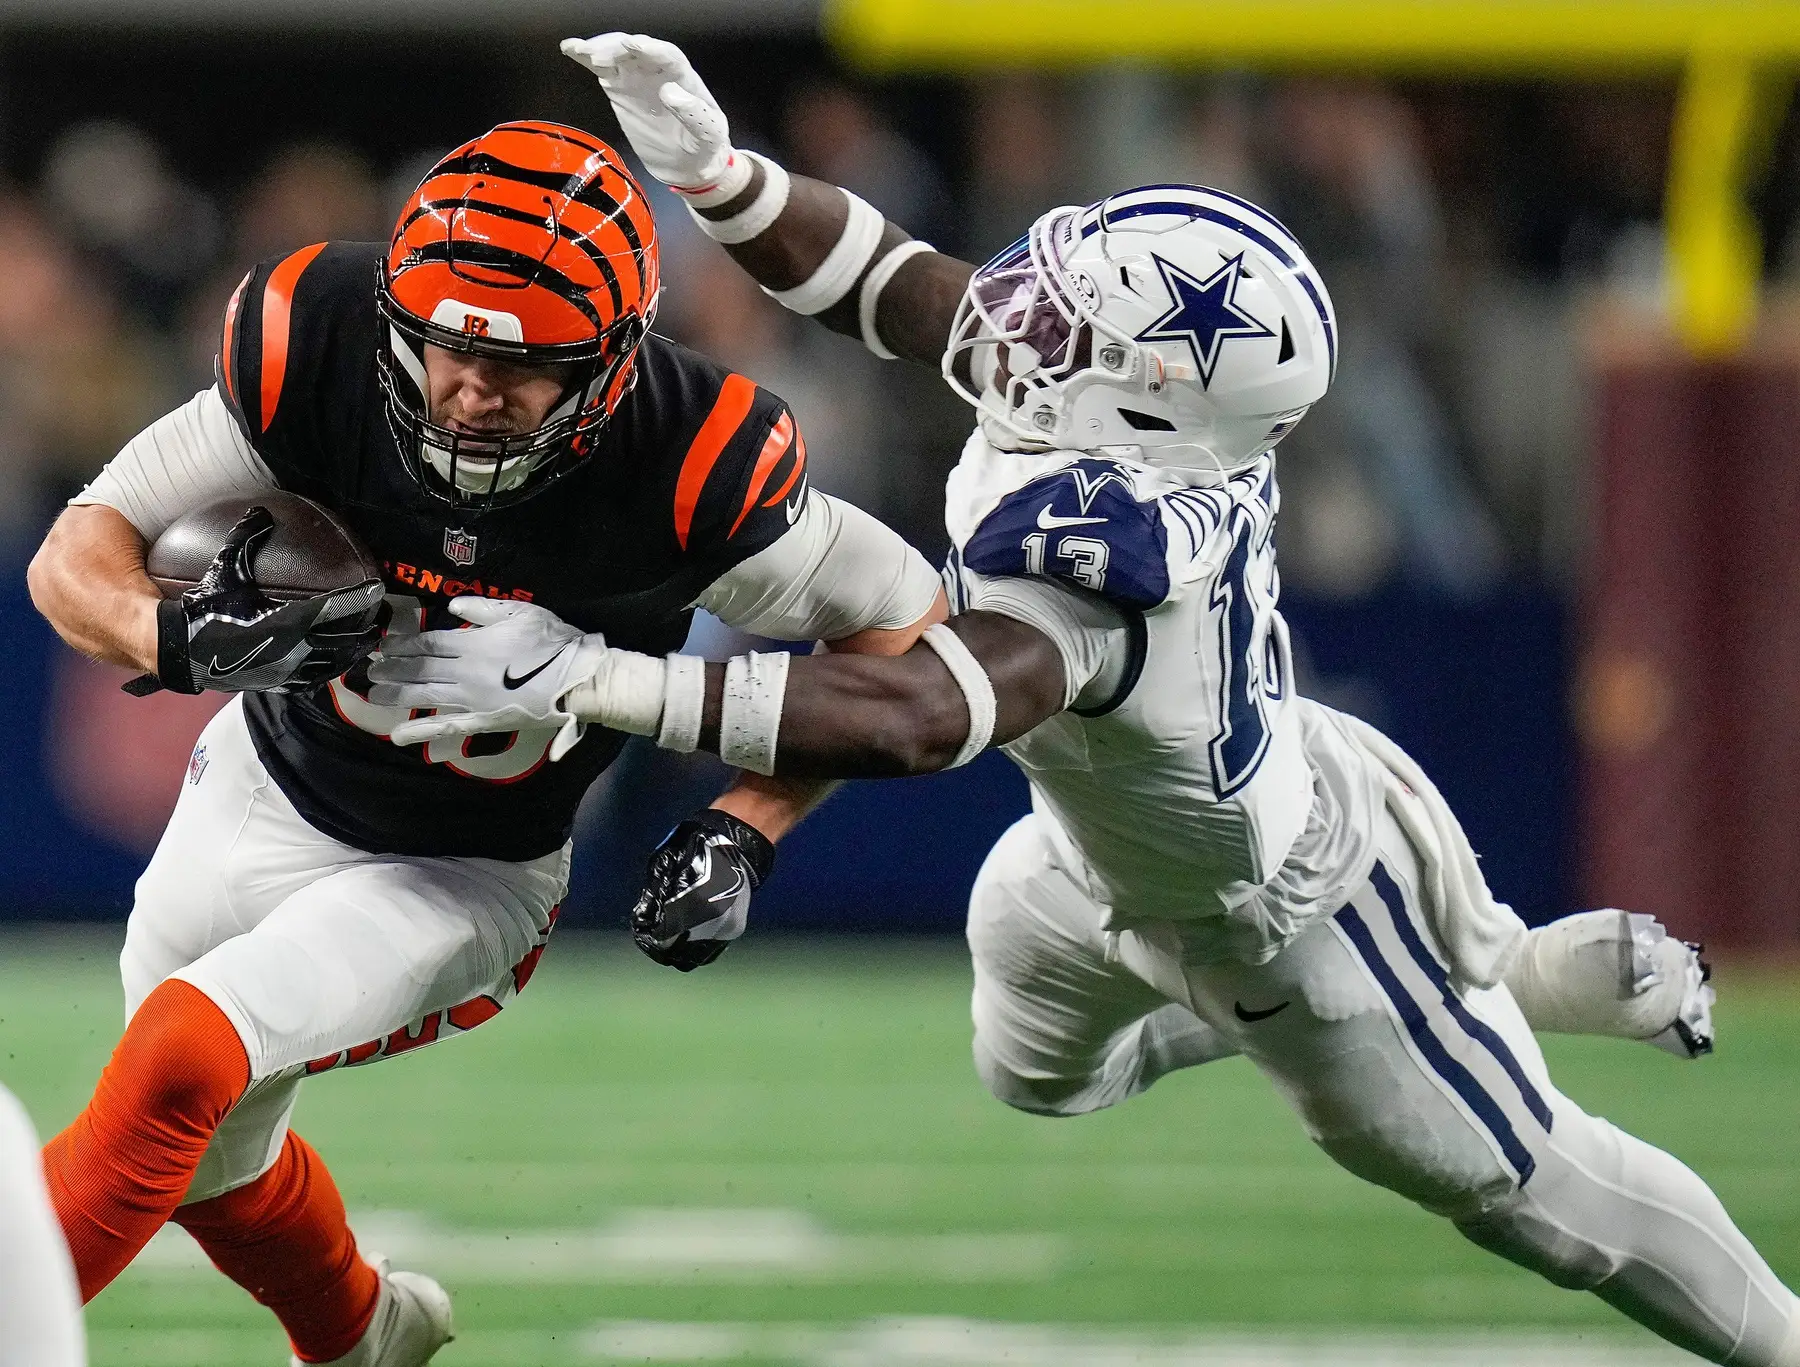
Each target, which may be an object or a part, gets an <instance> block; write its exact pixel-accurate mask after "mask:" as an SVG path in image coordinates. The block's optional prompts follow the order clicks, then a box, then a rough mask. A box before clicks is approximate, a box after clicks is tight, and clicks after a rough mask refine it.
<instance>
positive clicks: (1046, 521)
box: [1038, 503, 1106, 532]
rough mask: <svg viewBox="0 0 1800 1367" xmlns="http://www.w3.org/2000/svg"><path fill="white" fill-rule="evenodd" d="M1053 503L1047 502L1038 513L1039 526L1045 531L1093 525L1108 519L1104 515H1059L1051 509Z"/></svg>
mask: <svg viewBox="0 0 1800 1367" xmlns="http://www.w3.org/2000/svg"><path fill="white" fill-rule="evenodd" d="M1050 508H1051V505H1050V504H1048V503H1046V504H1045V505H1044V507H1043V511H1041V512H1040V513H1039V514H1038V526H1040V527H1042V528H1043V529H1044V530H1045V531H1047V532H1050V531H1055V530H1056V529H1057V528H1058V527H1091V526H1093V525H1094V524H1095V523H1097V522H1104V521H1106V519H1105V518H1103V517H1058V516H1057V515H1056V514H1055V513H1053V512H1051V511H1050Z"/></svg>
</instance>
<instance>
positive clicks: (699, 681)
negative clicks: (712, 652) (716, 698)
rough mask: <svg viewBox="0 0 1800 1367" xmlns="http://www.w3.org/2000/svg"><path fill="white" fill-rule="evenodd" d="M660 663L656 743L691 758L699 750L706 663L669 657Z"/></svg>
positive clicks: (704, 707)
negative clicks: (659, 719) (659, 720)
mask: <svg viewBox="0 0 1800 1367" xmlns="http://www.w3.org/2000/svg"><path fill="white" fill-rule="evenodd" d="M663 663H664V664H665V665H667V666H668V672H667V673H666V674H665V675H664V677H663V706H662V725H661V727H659V728H658V730H657V732H656V743H657V744H658V745H660V746H661V747H662V748H663V749H665V750H674V751H676V752H677V753H679V754H683V755H691V754H692V753H693V752H694V751H695V750H698V749H699V748H700V719H701V716H702V714H703V713H704V712H705V710H706V661H705V660H702V659H700V658H699V657H697V656H694V655H677V654H674V653H670V654H669V655H667V656H665V657H664V660H663Z"/></svg>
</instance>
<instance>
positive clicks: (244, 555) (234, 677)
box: [125, 507, 382, 697]
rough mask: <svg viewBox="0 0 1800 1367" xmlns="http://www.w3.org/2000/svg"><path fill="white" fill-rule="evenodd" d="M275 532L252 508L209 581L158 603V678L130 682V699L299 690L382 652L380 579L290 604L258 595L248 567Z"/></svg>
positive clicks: (224, 548) (149, 676) (229, 538)
mask: <svg viewBox="0 0 1800 1367" xmlns="http://www.w3.org/2000/svg"><path fill="white" fill-rule="evenodd" d="M274 530H275V519H274V518H273V517H271V516H270V515H269V510H268V509H267V508H261V507H257V508H251V509H250V510H249V511H248V512H246V513H245V514H244V515H243V516H242V517H241V518H239V519H238V521H237V525H236V526H234V527H233V528H232V529H231V531H230V532H229V533H228V534H227V535H226V537H225V544H224V545H223V546H221V547H220V548H219V553H218V555H216V556H214V557H213V562H212V564H211V565H210V566H209V567H208V568H207V571H206V577H205V578H203V579H202V580H201V581H200V582H199V583H198V584H196V585H194V587H193V588H191V589H189V590H188V591H187V592H186V593H184V594H182V595H181V597H179V598H169V599H165V600H164V601H163V602H161V603H160V604H158V605H157V609H156V635H157V641H156V673H154V674H144V675H140V676H139V677H138V678H135V679H133V680H132V681H131V682H130V683H128V684H126V685H125V691H126V692H127V693H132V694H136V695H138V696H140V697H141V696H142V695H144V694H146V693H154V692H156V690H157V689H159V688H166V689H168V690H169V691H170V692H171V693H198V692H200V690H201V689H203V688H211V689H217V690H218V691H220V692H224V693H252V692H283V693H288V692H300V691H304V690H305V689H308V688H311V687H312V686H313V685H315V684H319V683H323V682H324V681H325V680H327V679H335V678H336V677H337V676H338V675H340V674H342V673H343V672H344V671H345V670H347V669H349V668H350V667H351V666H352V665H354V664H355V663H356V662H357V661H358V660H360V659H362V658H363V656H365V655H367V654H369V652H370V651H372V650H374V649H375V644H376V642H378V641H379V640H380V639H381V628H380V627H379V626H378V625H377V618H378V617H379V615H380V611H381V595H382V590H381V581H380V580H379V579H370V580H368V581H367V582H365V583H362V584H358V585H357V586H356V587H355V588H351V589H339V590H337V591H336V592H334V593H321V594H316V595H315V596H313V597H311V598H302V599H300V600H298V601H296V602H292V603H277V602H276V601H275V600H274V599H272V598H270V597H269V596H268V595H267V594H266V593H264V592H263V591H262V590H261V589H260V588H258V587H257V585H256V580H255V578H254V577H253V576H252V575H251V572H250V563H251V559H252V557H253V556H254V554H255V552H256V548H257V546H258V545H259V544H260V543H261V542H263V541H264V540H266V539H267V538H268V537H269V536H270V535H271V534H272V533H273V532H274Z"/></svg>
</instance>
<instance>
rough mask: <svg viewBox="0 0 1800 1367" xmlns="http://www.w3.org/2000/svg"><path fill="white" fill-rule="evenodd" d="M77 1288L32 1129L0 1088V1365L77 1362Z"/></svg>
mask: <svg viewBox="0 0 1800 1367" xmlns="http://www.w3.org/2000/svg"><path fill="white" fill-rule="evenodd" d="M86 1361H87V1339H86V1337H85V1335H84V1334H83V1332H82V1327H81V1292H80V1291H79V1290H78V1289H77V1288H76V1285H75V1264H74V1263H72V1262H70V1261H69V1246H68V1245H67V1244H65V1243H64V1242H63V1233H62V1226H61V1225H59V1224H58V1223H57V1222H56V1215H55V1213H54V1212H53V1211H52V1210H51V1209H50V1193H49V1192H48V1191H46V1190H45V1188H44V1163H43V1159H42V1158H41V1157H40V1156H39V1154H38V1137H37V1132H36V1131H35V1130H33V1129H32V1128H31V1121H30V1119H29V1118H28V1117H27V1116H26V1114H25V1108H24V1107H23V1106H21V1105H19V1103H18V1101H17V1100H16V1099H15V1098H14V1097H13V1094H12V1093H11V1092H9V1091H7V1090H6V1088H4V1087H0V1367H82V1364H84V1363H85V1362H86Z"/></svg>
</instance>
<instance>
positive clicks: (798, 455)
mask: <svg viewBox="0 0 1800 1367" xmlns="http://www.w3.org/2000/svg"><path fill="white" fill-rule="evenodd" d="M805 469H806V437H805V435H804V434H803V433H801V432H799V431H797V430H796V431H795V433H794V468H793V469H792V470H789V471H788V477H787V478H786V479H784V480H782V481H781V487H780V488H779V489H777V490H776V491H775V492H774V493H772V494H770V495H769V496H768V497H767V498H765V499H764V500H763V507H765V508H773V507H774V506H775V505H776V504H777V503H779V502H781V500H782V499H784V498H786V497H787V495H788V490H789V489H792V488H793V487H794V481H795V480H797V479H799V478H800V476H801V474H802V473H803V472H804V471H805Z"/></svg>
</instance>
